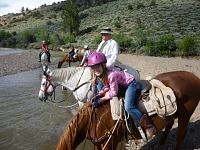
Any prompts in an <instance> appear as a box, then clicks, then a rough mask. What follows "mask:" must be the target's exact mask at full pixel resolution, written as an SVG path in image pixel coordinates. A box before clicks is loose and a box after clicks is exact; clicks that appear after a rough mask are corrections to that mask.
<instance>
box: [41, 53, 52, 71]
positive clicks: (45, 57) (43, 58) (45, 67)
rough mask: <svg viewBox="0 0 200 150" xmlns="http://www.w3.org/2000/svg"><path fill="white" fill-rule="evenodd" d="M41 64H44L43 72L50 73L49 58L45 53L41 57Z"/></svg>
mask: <svg viewBox="0 0 200 150" xmlns="http://www.w3.org/2000/svg"><path fill="white" fill-rule="evenodd" d="M41 63H42V70H43V71H44V72H45V73H48V72H50V70H49V67H48V66H49V62H48V56H47V54H46V53H45V52H43V54H42V56H41Z"/></svg>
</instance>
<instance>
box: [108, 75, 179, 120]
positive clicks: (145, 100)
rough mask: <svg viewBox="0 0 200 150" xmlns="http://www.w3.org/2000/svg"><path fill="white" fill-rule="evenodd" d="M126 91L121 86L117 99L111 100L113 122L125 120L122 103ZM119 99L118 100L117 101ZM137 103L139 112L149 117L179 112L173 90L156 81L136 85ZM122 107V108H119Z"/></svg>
mask: <svg viewBox="0 0 200 150" xmlns="http://www.w3.org/2000/svg"><path fill="white" fill-rule="evenodd" d="M124 95H125V90H124V88H123V87H121V86H119V92H118V95H117V97H118V98H117V97H114V98H113V99H111V100H110V105H111V114H112V117H113V120H118V119H122V118H123V113H122V108H120V107H122V106H121V104H120V103H121V102H119V99H124ZM116 99H117V100H116ZM136 102H137V104H138V108H139V110H140V111H141V112H142V113H143V114H147V115H148V116H151V115H154V114H157V115H158V116H160V117H163V118H165V117H166V116H169V115H172V114H174V113H175V112H176V110H177V105H176V98H175V95H174V92H173V91H172V89H171V88H169V87H166V86H165V85H164V84H163V83H162V82H160V81H159V80H156V79H152V80H150V81H148V80H140V81H139V82H137V84H136ZM119 105H120V106H119Z"/></svg>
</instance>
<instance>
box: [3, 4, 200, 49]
mask: <svg viewBox="0 0 200 150" xmlns="http://www.w3.org/2000/svg"><path fill="white" fill-rule="evenodd" d="M62 5H63V2H61V3H58V4H53V5H49V6H46V5H45V6H41V7H39V8H38V9H35V10H32V11H31V12H29V13H27V14H25V15H17V16H15V15H12V14H10V15H8V16H1V17H0V24H1V29H3V30H5V31H9V32H16V33H20V32H22V31H24V30H26V29H28V30H32V31H37V29H38V28H42V27H45V28H47V29H48V31H49V32H50V34H53V33H58V34H63V33H62V30H61V28H62V19H61V17H60V16H61V15H60V14H61V11H62ZM79 8H80V7H79ZM83 8H84V7H82V8H80V12H79V16H80V18H81V25H80V35H79V36H78V37H76V40H77V43H76V45H77V46H83V45H84V44H89V45H93V46H96V43H94V38H95V37H96V36H97V35H98V33H99V31H100V29H101V28H102V27H104V26H110V27H112V29H113V31H114V33H124V34H126V35H128V36H130V37H133V33H134V32H135V31H137V30H138V29H142V30H143V31H145V32H147V33H148V35H149V36H151V37H156V36H159V35H164V34H173V35H174V36H175V38H176V39H179V38H181V37H182V36H185V35H190V36H195V37H200V22H199V21H200V15H199V14H200V1H199V0H159V1H156V0H151V1H145V0H141V1H139V2H138V1H137V0H117V1H112V2H107V3H105V4H102V5H98V6H95V7H89V8H87V9H86V8H85V9H83ZM38 11H39V12H40V15H39V16H37V15H36V12H38ZM34 13H35V15H34ZM3 20H4V21H3ZM64 34H65V33H64Z"/></svg>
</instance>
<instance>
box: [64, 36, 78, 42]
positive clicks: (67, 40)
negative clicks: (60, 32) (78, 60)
mask: <svg viewBox="0 0 200 150" xmlns="http://www.w3.org/2000/svg"><path fill="white" fill-rule="evenodd" d="M63 41H64V43H65V44H69V43H75V42H76V39H75V37H74V36H73V35H66V36H64V37H63Z"/></svg>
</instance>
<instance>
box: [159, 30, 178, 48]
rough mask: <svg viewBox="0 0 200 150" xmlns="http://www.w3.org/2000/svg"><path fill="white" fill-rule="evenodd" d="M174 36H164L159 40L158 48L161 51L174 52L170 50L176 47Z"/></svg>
mask: <svg viewBox="0 0 200 150" xmlns="http://www.w3.org/2000/svg"><path fill="white" fill-rule="evenodd" d="M174 40H175V38H174V36H173V35H169V34H168V35H162V36H160V37H159V38H158V41H157V42H156V43H157V46H158V49H159V50H160V51H168V50H174V49H170V47H172V46H173V45H174V43H175V42H174Z"/></svg>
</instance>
